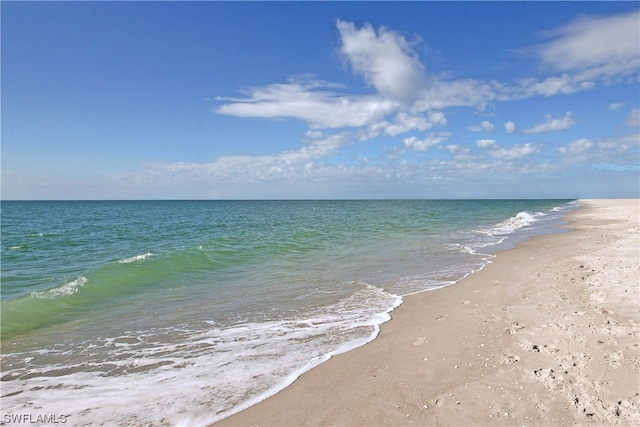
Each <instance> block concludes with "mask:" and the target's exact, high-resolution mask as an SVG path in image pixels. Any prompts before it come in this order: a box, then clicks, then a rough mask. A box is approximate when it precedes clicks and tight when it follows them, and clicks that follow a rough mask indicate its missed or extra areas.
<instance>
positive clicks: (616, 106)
mask: <svg viewBox="0 0 640 427" xmlns="http://www.w3.org/2000/svg"><path fill="white" fill-rule="evenodd" d="M622 107H624V103H623V102H612V103H611V104H609V110H611V111H618V110H619V109H621V108H622Z"/></svg>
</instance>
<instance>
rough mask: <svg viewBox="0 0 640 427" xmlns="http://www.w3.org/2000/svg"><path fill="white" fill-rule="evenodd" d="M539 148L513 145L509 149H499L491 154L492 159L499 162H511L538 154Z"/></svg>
mask: <svg viewBox="0 0 640 427" xmlns="http://www.w3.org/2000/svg"><path fill="white" fill-rule="evenodd" d="M540 150H541V147H540V146H538V145H534V144H524V145H515V146H513V147H509V148H500V149H498V150H495V151H493V152H492V153H491V155H492V156H493V157H495V158H496V159H501V160H513V159H518V158H520V157H524V156H528V155H529V154H533V153H538V152H540Z"/></svg>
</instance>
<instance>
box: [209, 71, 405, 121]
mask: <svg viewBox="0 0 640 427" xmlns="http://www.w3.org/2000/svg"><path fill="white" fill-rule="evenodd" d="M330 87H335V85H332V84H330V83H327V82H322V81H299V80H294V79H291V80H290V81H289V83H284V84H280V83H276V84H271V85H267V86H264V87H257V88H252V89H250V90H248V91H245V93H246V94H247V97H246V98H216V99H217V100H218V101H230V103H228V104H225V105H222V106H220V107H219V108H218V109H216V112H217V113H220V114H227V115H232V116H239V117H261V118H269V119H284V118H296V119H300V120H304V121H306V122H307V123H309V125H310V126H311V127H312V128H340V127H358V126H364V125H367V124H370V123H372V122H374V121H376V120H379V119H380V118H382V117H384V116H385V115H387V114H390V113H393V112H395V111H397V110H398V109H399V108H400V105H399V104H398V103H396V102H394V101H390V100H388V99H384V98H381V97H379V96H375V95H372V96H359V97H347V96H340V95H337V94H335V93H333V92H330V91H327V90H325V89H327V88H330Z"/></svg>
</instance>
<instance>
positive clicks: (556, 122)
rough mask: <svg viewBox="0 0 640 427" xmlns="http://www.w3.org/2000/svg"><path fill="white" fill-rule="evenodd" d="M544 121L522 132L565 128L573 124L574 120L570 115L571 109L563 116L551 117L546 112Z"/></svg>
mask: <svg viewBox="0 0 640 427" xmlns="http://www.w3.org/2000/svg"><path fill="white" fill-rule="evenodd" d="M546 119H547V120H546V121H545V122H544V123H538V124H537V125H535V126H533V127H531V128H528V129H525V130H524V131H523V132H524V133H529V134H531V133H546V132H554V131H559V130H565V129H568V128H570V127H571V126H573V125H574V124H575V120H574V119H573V117H572V115H571V111H567V112H566V113H565V115H564V116H563V117H556V118H554V117H552V116H551V114H547V116H546Z"/></svg>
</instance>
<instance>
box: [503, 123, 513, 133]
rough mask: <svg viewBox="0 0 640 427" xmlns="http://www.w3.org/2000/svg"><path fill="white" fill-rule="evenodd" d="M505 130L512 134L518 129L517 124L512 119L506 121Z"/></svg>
mask: <svg viewBox="0 0 640 427" xmlns="http://www.w3.org/2000/svg"><path fill="white" fill-rule="evenodd" d="M504 130H505V131H506V132H507V133H508V134H509V135H511V134H512V133H514V132H515V131H516V124H515V123H513V122H512V121H508V122H505V123H504Z"/></svg>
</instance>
